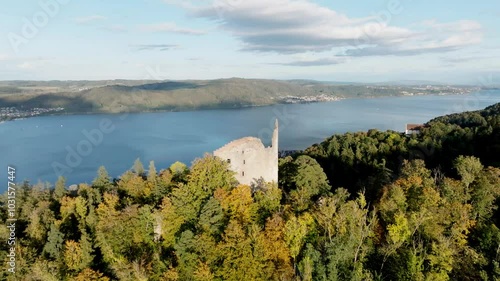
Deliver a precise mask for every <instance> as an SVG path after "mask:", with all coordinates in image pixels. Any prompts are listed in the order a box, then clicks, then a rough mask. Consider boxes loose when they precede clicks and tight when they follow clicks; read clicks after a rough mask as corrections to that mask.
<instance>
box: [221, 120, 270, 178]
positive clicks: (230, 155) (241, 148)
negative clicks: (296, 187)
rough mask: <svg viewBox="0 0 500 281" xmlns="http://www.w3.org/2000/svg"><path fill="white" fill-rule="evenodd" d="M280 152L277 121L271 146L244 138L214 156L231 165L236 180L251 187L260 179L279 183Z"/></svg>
mask: <svg viewBox="0 0 500 281" xmlns="http://www.w3.org/2000/svg"><path fill="white" fill-rule="evenodd" d="M268 132H269V131H268ZM278 151H279V148H278V120H277V119H276V121H275V123H274V131H273V138H272V143H271V146H268V147H265V146H264V144H263V143H262V141H261V140H260V139H258V138H255V137H244V138H241V139H238V140H234V141H232V142H230V143H228V144H226V145H224V146H223V147H221V148H219V149H217V150H215V151H214V156H217V157H219V158H221V159H222V160H224V161H227V163H229V166H230V169H231V170H232V171H234V172H235V178H236V179H237V180H238V181H239V182H240V183H241V184H248V185H251V184H252V183H254V182H255V181H256V180H258V179H260V178H263V179H264V180H265V181H266V182H275V183H277V182H278Z"/></svg>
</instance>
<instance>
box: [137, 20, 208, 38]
mask: <svg viewBox="0 0 500 281" xmlns="http://www.w3.org/2000/svg"><path fill="white" fill-rule="evenodd" d="M139 30H140V31H142V32H168V33H179V34H186V35H203V34H205V31H202V30H196V29H191V28H184V27H179V26H177V25H176V24H175V23H172V22H165V23H156V24H142V25H140V26H139Z"/></svg>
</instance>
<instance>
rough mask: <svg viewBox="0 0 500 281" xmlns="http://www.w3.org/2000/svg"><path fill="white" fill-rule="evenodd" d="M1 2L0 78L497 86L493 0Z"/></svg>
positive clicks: (498, 35)
mask: <svg viewBox="0 0 500 281" xmlns="http://www.w3.org/2000/svg"><path fill="white" fill-rule="evenodd" d="M0 5H1V9H0V80H13V79H16V80H52V79H60V80H70V79H71V80H84V79H89V80H98V79H120V78H123V79H214V78H227V77H244V78H269V79H299V78H300V79H316V80H328V81H353V82H382V81H395V80H431V81H442V82H449V83H480V81H485V80H488V81H491V80H492V79H493V80H494V81H493V82H495V83H498V82H499V81H497V80H498V78H497V76H498V75H499V74H500V52H499V50H500V29H499V27H500V2H499V1H497V0H484V1H474V2H473V1H429V0H418V1H417V0H363V1H347V0H344V1H332V0H328V1H327V0H317V1H306V0H275V1H268V0H246V1H244V0H215V1H208V0H204V1H203V0H191V1H189V0H142V1H141V0H130V1H105V0H86V1H76V0H37V1H31V0H26V1H0ZM492 77H493V78H492Z"/></svg>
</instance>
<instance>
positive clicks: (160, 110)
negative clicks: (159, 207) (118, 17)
mask: <svg viewBox="0 0 500 281" xmlns="http://www.w3.org/2000/svg"><path fill="white" fill-rule="evenodd" d="M488 90H498V89H482V90H480V91H474V92H469V93H444V94H443V93H440V94H435V93H431V94H416V95H380V96H375V95H372V96H360V97H335V99H334V100H325V101H306V102H305V101H302V102H277V103H269V104H255V105H238V106H224V105H221V106H201V107H196V108H188V107H178V108H173V109H157V110H150V109H145V110H138V111H125V112H105V111H88V112H77V111H75V112H66V111H58V112H51V113H43V114H39V115H34V116H23V117H20V118H12V119H4V120H0V124H2V123H6V122H8V121H19V120H24V119H28V118H33V117H46V116H66V115H67V116H73V115H82V116H84V115H121V114H140V113H164V112H192V111H206V110H230V109H245V108H254V107H265V106H273V105H289V104H290V105H291V104H310V103H327V102H338V101H342V100H356V99H379V98H405V97H423V96H467V95H472V94H475V93H480V92H481V91H488Z"/></svg>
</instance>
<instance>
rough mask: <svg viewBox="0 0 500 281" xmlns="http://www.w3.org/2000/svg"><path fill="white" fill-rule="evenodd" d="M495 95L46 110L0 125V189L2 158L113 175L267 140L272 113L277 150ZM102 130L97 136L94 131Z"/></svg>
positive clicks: (26, 166)
mask: <svg viewBox="0 0 500 281" xmlns="http://www.w3.org/2000/svg"><path fill="white" fill-rule="evenodd" d="M497 102H500V91H498V90H495V91H483V92H480V93H476V94H471V95H464V96H412V97H387V98H377V99H349V100H342V101H337V102H327V103H314V104H289V105H275V106H268V107H256V108H247V109H234V110H232V109H231V110H208V111H193V112H164V113H140V114H128V115H73V116H48V117H36V118H29V119H25V120H17V121H12V122H5V123H2V124H0V136H1V138H0V169H1V170H0V171H1V172H0V182H1V181H2V180H3V181H4V182H5V184H1V186H2V187H1V188H0V189H1V191H2V192H3V191H5V189H6V188H5V186H6V182H7V174H6V172H7V165H13V166H14V167H16V172H17V180H18V181H22V180H24V179H29V180H30V181H31V182H33V183H36V182H38V181H40V180H41V181H49V182H52V183H53V182H54V181H55V180H56V179H57V177H58V174H62V175H64V176H65V177H66V178H67V183H68V184H73V183H81V182H87V183H90V182H91V181H92V179H93V178H94V177H95V175H96V171H97V169H98V167H99V166H101V165H104V166H105V167H106V168H107V170H108V171H109V173H110V174H111V175H112V176H119V175H120V174H122V173H123V172H124V171H126V170H127V169H129V168H130V167H131V166H132V164H133V162H134V160H135V159H136V158H140V159H141V160H142V161H143V163H144V165H145V167H147V165H148V163H149V161H150V160H154V161H155V164H156V168H157V170H160V169H163V168H167V167H169V166H170V164H171V163H173V162H175V161H181V162H184V163H186V164H188V165H190V164H191V161H192V160H193V159H195V158H196V157H201V156H203V154H204V153H205V152H211V151H213V150H215V149H217V148H219V147H221V146H222V145H224V144H225V143H227V142H229V141H231V140H233V139H237V138H240V137H244V136H256V137H260V138H262V139H263V142H264V144H266V145H269V143H270V140H271V131H272V129H273V127H274V120H275V119H276V118H278V119H279V120H280V138H279V144H280V150H292V149H304V148H306V147H308V146H310V145H312V144H314V143H318V142H321V141H322V140H323V139H325V138H326V137H328V136H330V135H332V134H334V133H343V132H347V131H366V130H368V129H372V128H376V129H379V130H386V129H392V130H397V131H403V130H404V126H405V124H406V123H424V122H426V121H428V120H430V119H432V118H434V117H437V116H441V115H444V114H448V113H452V112H462V111H468V110H476V109H482V108H484V107H486V106H489V105H492V104H494V103H497ZM101 136H102V137H101Z"/></svg>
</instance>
